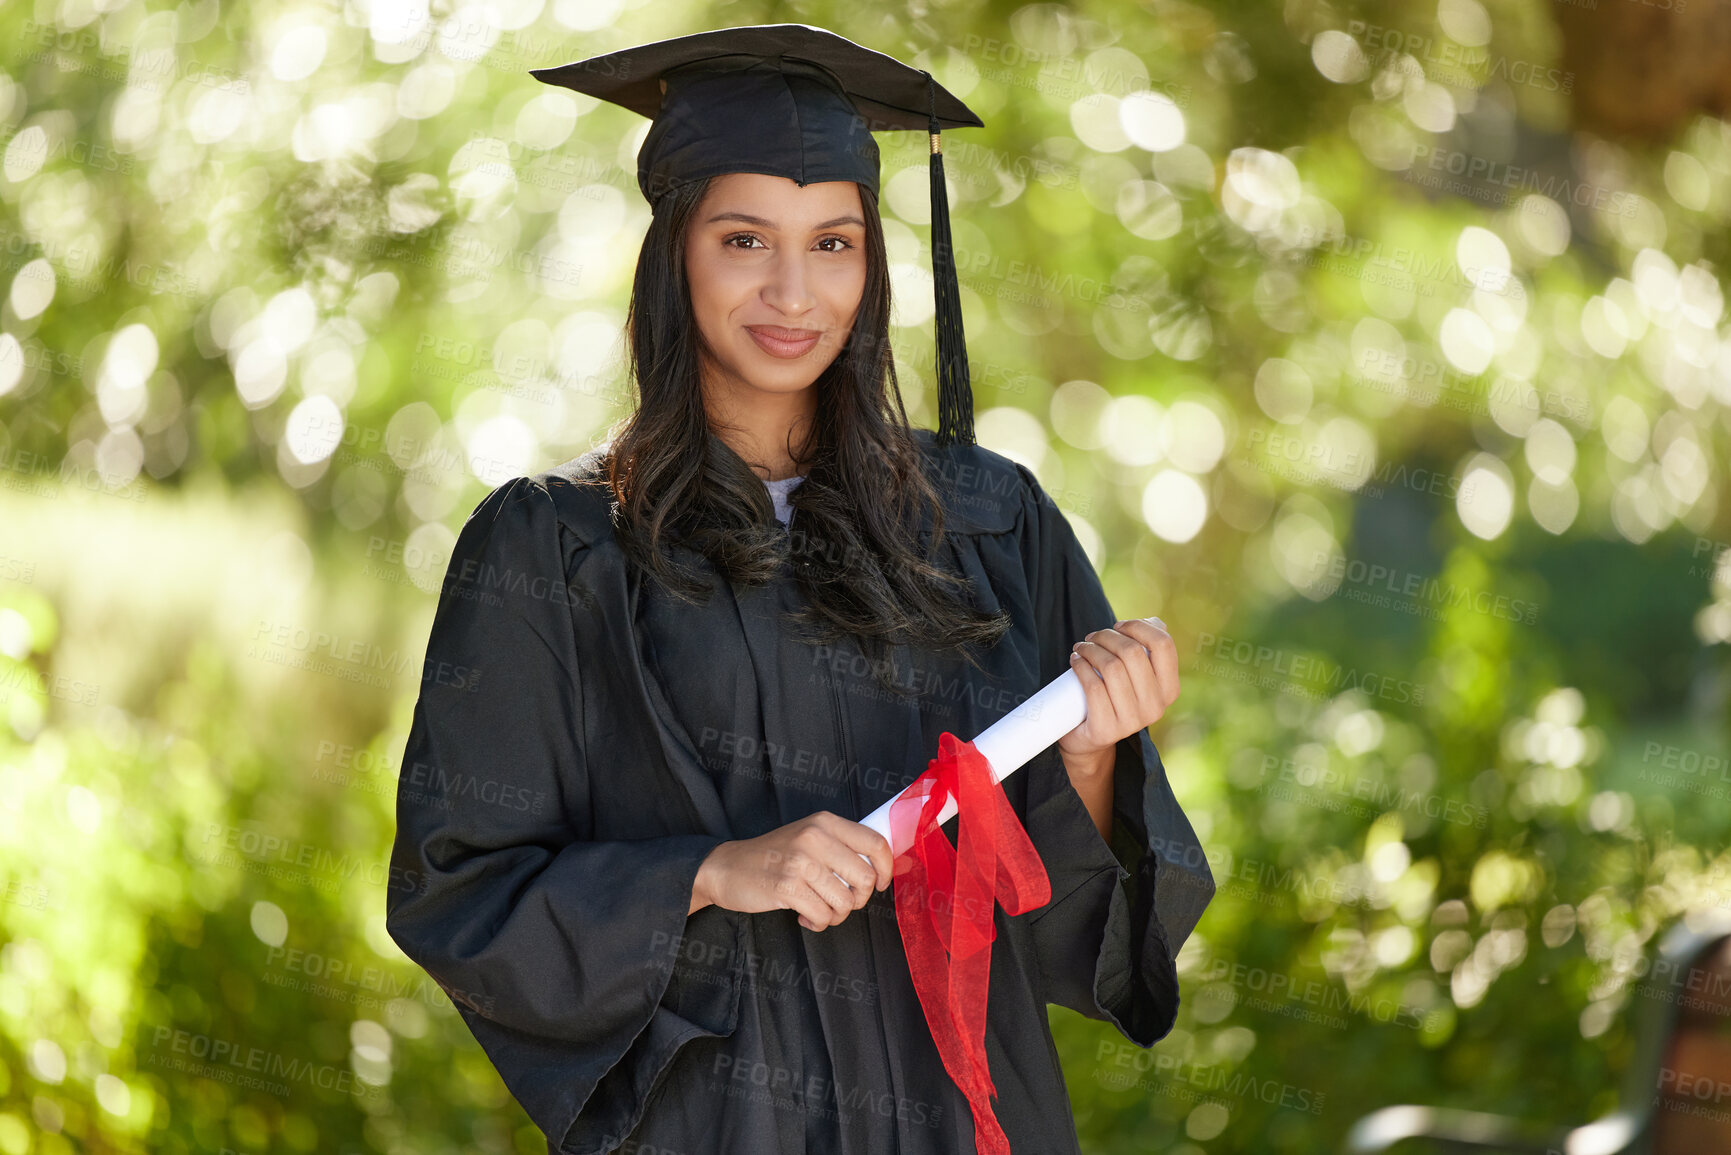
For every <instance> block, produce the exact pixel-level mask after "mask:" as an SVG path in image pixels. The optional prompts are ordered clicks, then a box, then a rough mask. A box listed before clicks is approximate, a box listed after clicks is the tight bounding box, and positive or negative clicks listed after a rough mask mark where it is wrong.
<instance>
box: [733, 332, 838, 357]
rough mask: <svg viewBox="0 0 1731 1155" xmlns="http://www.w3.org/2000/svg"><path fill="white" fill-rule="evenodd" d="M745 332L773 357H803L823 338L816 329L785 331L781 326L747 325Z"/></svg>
mask: <svg viewBox="0 0 1731 1155" xmlns="http://www.w3.org/2000/svg"><path fill="white" fill-rule="evenodd" d="M745 331H746V332H747V333H750V334H751V339H752V340H753V341H756V342H757V346H758V348H760V349H762V350H763V351H764V352H765V353H768V354H769V355H770V356H771V357H802V356H804V355H805V354H806V353H808V352H810V351H811V348H812V346H813V345H816V344H817V339H818V338H819V337H821V336H823V334H822V333H819V332H818V331H817V330H815V329H784V328H782V327H781V326H780V325H747V326H746V327H745Z"/></svg>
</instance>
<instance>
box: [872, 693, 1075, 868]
mask: <svg viewBox="0 0 1731 1155" xmlns="http://www.w3.org/2000/svg"><path fill="white" fill-rule="evenodd" d="M1087 716H1088V699H1087V695H1086V694H1085V693H1083V691H1082V682H1081V680H1080V675H1078V674H1077V673H1076V671H1074V670H1065V671H1064V672H1063V673H1062V674H1059V675H1058V676H1057V677H1056V678H1054V679H1053V680H1052V681H1051V682H1049V683H1047V684H1046V686H1045V687H1044V688H1043V689H1041V690H1040V691H1039V692H1038V693H1036V694H1035V695H1033V696H1032V697H1031V698H1029V699H1028V700H1027V701H1026V702H1023V703H1022V704H1021V705H1020V706H1017V707H1016V708H1015V709H1014V710H1011V711H1010V712H1009V713H1008V714H1005V715H1004V716H1003V717H1002V718H999V719H998V720H997V721H996V722H993V723H992V724H991V725H990V726H988V727H986V728H985V729H984V730H982V731H981V732H980V736H979V737H978V738H975V739H974V747H975V748H976V749H977V750H979V752H980V753H982V754H984V755H985V756H986V761H987V762H989V763H991V766H992V778H993V780H994V781H997V782H1002V781H1003V780H1004V779H1006V778H1008V777H1009V776H1010V775H1011V774H1014V773H1015V772H1016V771H1017V770H1020V769H1021V768H1022V766H1023V765H1024V764H1025V763H1027V762H1028V761H1029V760H1030V759H1032V758H1033V757H1034V755H1036V754H1038V753H1040V752H1041V751H1042V750H1044V749H1045V748H1046V747H1048V746H1050V745H1052V743H1054V742H1056V741H1057V740H1058V739H1060V738H1062V737H1063V736H1064V735H1065V734H1068V733H1069V732H1070V731H1071V730H1074V729H1075V728H1076V727H1077V726H1080V725H1081V724H1082V720H1083V719H1084V718H1086V717H1087ZM906 793H907V791H906V790H903V791H902V792H901V794H897V795H896V796H895V798H891V799H890V800H889V801H888V802H885V803H884V804H883V805H882V806H879V807H878V808H877V809H876V810H874V811H872V812H871V813H870V814H868V815H866V816H865V817H864V818H862V819H860V825H861V826H869V827H871V828H872V829H873V830H875V831H877V832H878V833H879V834H881V835H883V836H884V838H885V839H887V840H888V841H889V844H890V851H891V853H892V855H900V854H901V853H902V852H903V851H905V850H907V849H908V847H909V845H910V843H909V839H911V837H912V835H913V833H914V832H913V831H912V830H903V831H900V832H899V833H900V834H901V836H902V842H901V843H900V844H898V843H897V842H896V837H895V835H896V833H897V832H892V831H891V830H890V808H891V807H892V806H894V805H895V804H896V802H897V800H898V799H900V798H901V797H902V795H903V794H906ZM955 814H956V800H955V799H954V798H951V799H948V800H947V801H945V802H944V807H943V809H942V810H941V811H940V812H939V813H938V821H939V822H948V821H949V820H950V819H951V818H953V817H955ZM861 857H862V858H863V857H864V855H861ZM867 861H870V860H869V859H868V860H867Z"/></svg>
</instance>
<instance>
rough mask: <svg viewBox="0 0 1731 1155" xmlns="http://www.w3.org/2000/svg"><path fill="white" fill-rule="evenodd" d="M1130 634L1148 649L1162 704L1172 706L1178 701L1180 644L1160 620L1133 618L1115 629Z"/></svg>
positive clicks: (1119, 624) (1120, 623)
mask: <svg viewBox="0 0 1731 1155" xmlns="http://www.w3.org/2000/svg"><path fill="white" fill-rule="evenodd" d="M1115 628H1116V629H1117V630H1118V631H1119V632H1120V633H1125V634H1129V635H1130V636H1131V637H1133V638H1135V639H1136V640H1137V641H1139V642H1141V643H1142V644H1143V645H1144V646H1146V647H1147V648H1148V656H1149V658H1150V659H1152V661H1153V663H1154V672H1155V674H1156V675H1157V676H1158V680H1159V683H1160V689H1161V692H1162V695H1163V696H1162V698H1161V704H1162V705H1163V706H1171V705H1172V703H1173V702H1176V701H1177V700H1178V689H1179V687H1178V643H1177V642H1175V641H1173V640H1172V635H1171V633H1169V632H1168V631H1167V629H1166V623H1164V622H1162V621H1161V620H1160V619H1159V618H1131V619H1130V620H1129V621H1124V622H1119V623H1118V624H1117V626H1116V627H1115Z"/></svg>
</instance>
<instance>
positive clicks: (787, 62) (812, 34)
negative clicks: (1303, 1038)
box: [529, 24, 983, 445]
mask: <svg viewBox="0 0 1731 1155" xmlns="http://www.w3.org/2000/svg"><path fill="white" fill-rule="evenodd" d="M529 75H531V76H533V77H534V78H535V79H537V80H540V81H544V82H545V83H547V84H556V85H559V86H560V87H562V88H570V89H573V90H575V91H577V92H581V93H584V94H586V95H588V96H593V97H595V98H596V99H598V100H605V101H608V102H609V103H612V104H617V105H620V106H621V107H624V108H628V109H630V110H631V111H632V112H635V113H638V114H640V115H642V116H647V117H649V118H650V119H651V120H652V121H653V122H654V123H653V124H652V125H651V126H650V129H649V134H648V136H646V137H645V138H644V140H643V147H642V148H641V149H640V150H639V151H638V154H637V185H638V187H639V188H640V189H641V190H642V191H643V196H644V198H645V199H647V200H648V201H649V204H650V206H651V208H653V207H654V206H656V205H657V204H659V203H660V201H661V198H663V197H665V196H666V195H667V194H668V193H669V192H671V191H672V190H673V189H675V188H678V187H679V186H681V185H684V184H687V183H690V182H691V181H697V180H703V179H705V178H707V177H712V176H720V175H722V174H723V173H730V172H757V173H768V174H770V175H772V176H784V177H787V178H788V179H789V180H793V181H797V182H798V183H799V184H800V185H801V186H804V185H808V184H812V183H814V182H818V181H832V180H851V181H857V182H858V183H859V184H861V185H863V186H865V187H866V188H868V189H870V190H871V191H872V193H873V194H874V195H875V194H876V193H877V191H878V148H877V143H876V142H875V141H874V140H873V139H872V136H871V134H872V132H874V131H884V130H893V129H907V130H910V131H916V130H919V129H922V128H923V129H925V130H926V132H927V133H929V134H930V136H931V146H932V152H931V183H932V283H933V289H934V303H935V304H936V306H937V313H936V322H935V325H936V329H937V344H938V357H937V373H938V429H937V437H936V441H937V444H939V445H948V444H950V443H951V442H953V441H959V442H960V443H962V444H965V445H972V444H974V402H973V392H972V389H971V388H970V385H969V379H968V357H967V345H966V341H965V339H964V336H963V333H962V304H961V291H960V289H959V287H958V286H957V282H956V263H955V250H954V248H953V246H952V243H951V240H950V210H949V200H948V198H947V195H946V193H945V187H944V159H943V152H942V150H941V146H940V143H939V133H940V132H941V131H942V130H943V129H945V128H980V127H983V124H982V122H981V120H980V118H979V117H977V116H975V115H974V113H973V112H972V111H971V110H969V108H968V106H967V105H965V104H963V103H962V102H961V101H960V100H958V99H956V97H955V96H953V95H952V94H951V93H949V92H947V91H945V89H944V87H943V86H942V85H940V84H939V83H938V82H937V81H936V80H934V79H933V78H932V74H931V73H930V72H927V71H925V70H924V69H916V68H910V67H908V66H907V65H905V64H903V63H902V62H901V61H899V60H897V59H895V58H894V57H892V56H885V55H884V54H883V53H881V52H874V51H872V50H871V49H869V48H866V47H864V46H863V45H860V44H855V43H854V42H853V41H851V40H849V39H847V38H846V37H843V36H837V35H836V34H835V33H833V32H830V31H828V30H827V29H823V28H816V27H813V26H812V25H809V24H755V25H747V26H744V27H739V28H721V29H716V30H715V31H712V32H699V33H695V34H693V35H690V36H676V37H674V38H673V39H671V40H658V41H655V42H654V43H651V44H641V45H638V46H637V47H635V48H625V49H621V50H620V51H618V52H609V53H606V54H605V55H602V56H592V57H590V58H589V59H587V60H579V61H576V62H574V63H571V64H561V65H558V66H557V67H552V68H533V69H530V70H529Z"/></svg>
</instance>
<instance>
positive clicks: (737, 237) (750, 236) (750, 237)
mask: <svg viewBox="0 0 1731 1155" xmlns="http://www.w3.org/2000/svg"><path fill="white" fill-rule="evenodd" d="M755 240H757V234H756V233H734V234H733V235H732V236H730V237H728V238H727V239H726V240H724V241H722V242H721V243H722V244H723V245H724V246H726V247H729V248H749V247H750V246H749V245H734V243H733V242H734V241H755Z"/></svg>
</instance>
